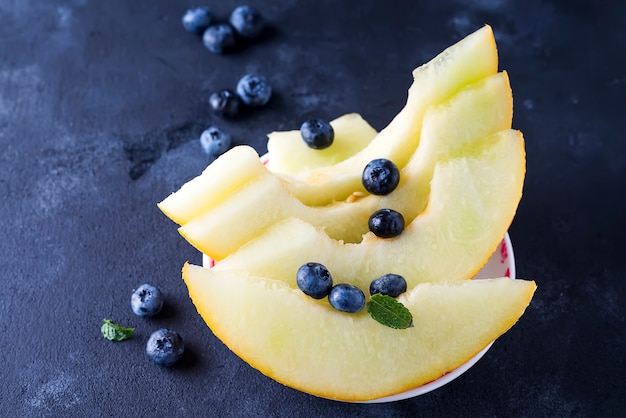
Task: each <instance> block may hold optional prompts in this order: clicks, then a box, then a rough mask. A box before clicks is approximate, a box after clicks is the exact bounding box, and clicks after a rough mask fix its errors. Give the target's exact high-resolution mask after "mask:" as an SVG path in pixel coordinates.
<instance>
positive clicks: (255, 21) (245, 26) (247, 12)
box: [228, 6, 265, 39]
mask: <svg viewBox="0 0 626 418" xmlns="http://www.w3.org/2000/svg"><path fill="white" fill-rule="evenodd" d="M228 21H229V22H230V24H231V25H232V27H233V28H234V29H235V31H236V32H237V33H238V34H239V36H241V37H242V38H249V39H252V38H256V37H257V36H259V35H260V34H261V32H262V31H263V27H264V26H265V19H263V16H261V13H259V12H258V11H257V10H255V9H253V8H252V7H250V6H239V7H237V8H236V9H235V10H233V12H232V13H231V14H230V18H229V19H228Z"/></svg>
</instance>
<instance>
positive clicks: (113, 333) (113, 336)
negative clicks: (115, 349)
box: [100, 319, 135, 341]
mask: <svg viewBox="0 0 626 418" xmlns="http://www.w3.org/2000/svg"><path fill="white" fill-rule="evenodd" d="M103 321H104V323H103V324H102V327H101V328H100V331H102V336H103V337H104V338H106V339H107V340H110V341H124V340H127V339H129V338H130V337H132V336H133V332H134V331H135V328H125V327H122V326H120V325H118V324H114V323H113V321H111V320H110V319H103Z"/></svg>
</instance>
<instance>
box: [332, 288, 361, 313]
mask: <svg viewBox="0 0 626 418" xmlns="http://www.w3.org/2000/svg"><path fill="white" fill-rule="evenodd" d="M328 302H330V305H331V306H332V307H333V308H335V309H337V310H339V311H342V312H350V313H355V312H359V311H360V310H361V309H363V307H364V306H365V294H364V293H363V291H362V290H361V289H359V288H358V287H356V286H354V285H351V284H348V283H340V284H338V285H335V286H333V288H332V289H331V290H330V293H329V294H328Z"/></svg>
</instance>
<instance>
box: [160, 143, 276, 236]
mask: <svg viewBox="0 0 626 418" xmlns="http://www.w3.org/2000/svg"><path fill="white" fill-rule="evenodd" d="M264 172H266V169H265V167H263V164H262V163H261V162H260V161H259V155H258V154H257V152H256V151H255V150H254V149H253V148H251V147H248V146H237V147H234V148H232V149H231V150H230V151H228V152H227V153H224V154H222V155H221V156H220V157H219V158H217V159H216V160H215V161H213V163H212V164H210V165H209V166H208V167H207V168H206V169H205V170H204V171H203V172H202V174H201V175H200V176H198V177H196V178H194V179H192V180H190V181H188V182H187V183H185V184H184V185H183V186H182V187H181V188H180V189H179V190H178V191H176V192H175V193H172V194H171V195H169V196H168V197H167V198H165V199H164V200H163V201H162V202H160V203H159V204H158V205H157V206H158V207H159V209H161V211H162V212H163V213H164V214H165V215H166V216H167V217H168V218H170V219H171V220H173V221H174V222H176V223H177V224H179V225H183V224H185V223H187V222H189V221H190V220H191V219H193V218H195V217H197V216H199V215H201V214H202V213H203V212H206V211H207V210H209V209H210V208H212V207H214V206H216V205H218V204H219V203H220V202H222V201H223V200H224V199H225V198H226V197H227V196H228V195H229V194H231V193H232V192H234V191H235V190H237V189H239V188H240V187H242V186H243V185H244V184H246V183H247V182H248V181H249V180H250V179H252V178H254V177H256V176H258V175H260V174H262V173H264Z"/></svg>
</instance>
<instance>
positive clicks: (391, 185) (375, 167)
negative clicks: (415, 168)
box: [361, 158, 400, 195]
mask: <svg viewBox="0 0 626 418" xmlns="http://www.w3.org/2000/svg"><path fill="white" fill-rule="evenodd" d="M361 182H362V183H363V187H365V190H367V191H368V192H370V193H372V194H375V195H386V194H389V193H391V192H392V191H393V190H394V189H395V188H396V186H398V183H399V182H400V171H399V170H398V167H397V166H396V165H395V164H394V163H393V161H389V160H387V159H385V158H378V159H376V160H372V161H370V162H369V163H367V165H366V166H365V168H364V169H363V176H362V177H361Z"/></svg>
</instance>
